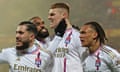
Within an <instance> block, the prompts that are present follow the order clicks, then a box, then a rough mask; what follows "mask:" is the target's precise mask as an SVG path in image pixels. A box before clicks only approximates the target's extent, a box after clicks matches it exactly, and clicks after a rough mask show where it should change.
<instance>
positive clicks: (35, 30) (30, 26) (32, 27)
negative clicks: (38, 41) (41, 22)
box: [19, 21, 38, 36]
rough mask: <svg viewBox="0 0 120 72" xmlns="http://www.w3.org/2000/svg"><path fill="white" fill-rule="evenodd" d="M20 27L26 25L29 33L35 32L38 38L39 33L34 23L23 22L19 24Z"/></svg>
mask: <svg viewBox="0 0 120 72" xmlns="http://www.w3.org/2000/svg"><path fill="white" fill-rule="evenodd" d="M20 25H26V26H27V29H26V30H27V31H29V32H33V33H34V35H35V36H37V33H38V32H37V28H36V26H35V25H34V24H33V23H32V22H30V21H22V22H20V23H19V26H20Z"/></svg>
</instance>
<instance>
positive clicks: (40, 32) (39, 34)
mask: <svg viewBox="0 0 120 72" xmlns="http://www.w3.org/2000/svg"><path fill="white" fill-rule="evenodd" d="M43 29H44V28H43ZM48 36H49V32H48V30H46V31H43V30H42V29H41V30H40V31H39V32H38V34H37V38H46V37H48Z"/></svg>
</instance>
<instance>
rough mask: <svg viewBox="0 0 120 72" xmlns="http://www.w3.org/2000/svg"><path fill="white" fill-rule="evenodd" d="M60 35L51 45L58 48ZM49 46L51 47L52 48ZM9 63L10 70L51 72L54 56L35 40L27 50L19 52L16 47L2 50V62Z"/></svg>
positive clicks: (0, 55)
mask: <svg viewBox="0 0 120 72" xmlns="http://www.w3.org/2000/svg"><path fill="white" fill-rule="evenodd" d="M60 39H61V38H60V37H58V39H57V37H56V38H55V39H54V40H53V44H54V45H51V46H50V47H52V48H56V46H57V45H58V44H57V42H58V43H59V41H60ZM50 47H49V48H50ZM2 63H7V64H9V67H10V69H9V72H51V69H52V67H53V56H52V54H51V52H50V51H48V50H46V49H44V48H41V47H40V46H39V45H38V44H37V40H35V43H34V45H33V46H32V47H31V48H28V49H27V52H22V53H21V52H19V51H17V50H16V48H15V47H12V48H5V49H3V50H2V51H1V52H0V64H2Z"/></svg>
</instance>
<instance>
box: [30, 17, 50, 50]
mask: <svg viewBox="0 0 120 72" xmlns="http://www.w3.org/2000/svg"><path fill="white" fill-rule="evenodd" d="M30 21H31V22H32V23H33V24H34V25H35V26H36V27H37V31H38V34H37V36H36V39H37V40H38V41H37V43H38V44H40V46H41V47H42V48H48V46H49V43H50V41H51V38H50V37H49V32H48V29H47V28H46V27H45V23H44V21H43V20H42V19H41V18H40V17H38V16H35V17H32V18H31V19H30Z"/></svg>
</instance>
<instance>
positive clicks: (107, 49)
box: [101, 45, 118, 59]
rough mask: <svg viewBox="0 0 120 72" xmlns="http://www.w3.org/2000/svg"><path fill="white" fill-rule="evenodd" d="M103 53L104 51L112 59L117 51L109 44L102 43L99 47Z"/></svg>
mask: <svg viewBox="0 0 120 72" xmlns="http://www.w3.org/2000/svg"><path fill="white" fill-rule="evenodd" d="M101 50H102V51H103V52H104V53H106V54H107V55H108V56H109V57H110V58H112V59H114V58H115V57H116V56H117V53H118V52H117V51H116V50H115V49H113V48H112V47H110V46H107V45H104V46H102V49H101Z"/></svg>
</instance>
